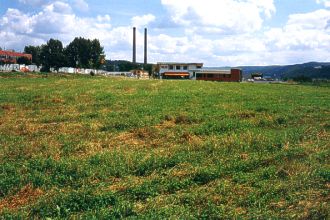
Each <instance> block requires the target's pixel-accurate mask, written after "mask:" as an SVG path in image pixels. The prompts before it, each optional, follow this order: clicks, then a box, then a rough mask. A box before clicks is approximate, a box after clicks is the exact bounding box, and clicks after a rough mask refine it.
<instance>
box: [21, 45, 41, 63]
mask: <svg viewBox="0 0 330 220" xmlns="http://www.w3.org/2000/svg"><path fill="white" fill-rule="evenodd" d="M24 53H27V54H31V55H32V63H33V64H35V65H37V66H40V64H41V60H40V59H41V57H40V54H41V47H40V46H32V45H30V46H25V47H24Z"/></svg>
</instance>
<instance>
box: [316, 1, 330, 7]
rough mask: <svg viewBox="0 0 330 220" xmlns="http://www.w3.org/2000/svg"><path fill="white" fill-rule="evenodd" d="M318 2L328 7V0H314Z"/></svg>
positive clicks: (329, 2)
mask: <svg viewBox="0 0 330 220" xmlns="http://www.w3.org/2000/svg"><path fill="white" fill-rule="evenodd" d="M316 2H317V3H318V4H324V6H325V7H327V8H329V7H330V0H316Z"/></svg>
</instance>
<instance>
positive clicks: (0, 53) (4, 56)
mask: <svg viewBox="0 0 330 220" xmlns="http://www.w3.org/2000/svg"><path fill="white" fill-rule="evenodd" d="M20 57H25V58H27V59H29V60H30V61H32V55H31V54H27V53H18V52H14V51H8V50H0V62H1V63H17V59H18V58H20Z"/></svg>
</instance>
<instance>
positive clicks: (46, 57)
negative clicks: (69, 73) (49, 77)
mask: <svg viewBox="0 0 330 220" xmlns="http://www.w3.org/2000/svg"><path fill="white" fill-rule="evenodd" d="M40 60H41V63H42V65H43V69H42V71H44V72H49V71H50V68H55V69H56V70H58V69H59V68H60V67H63V66H66V58H65V55H64V49H63V45H62V42H61V41H59V40H54V39H50V40H49V41H48V42H47V44H46V45H42V46H41V52H40Z"/></svg>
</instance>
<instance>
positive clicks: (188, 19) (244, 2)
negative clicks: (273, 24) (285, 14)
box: [161, 0, 276, 33]
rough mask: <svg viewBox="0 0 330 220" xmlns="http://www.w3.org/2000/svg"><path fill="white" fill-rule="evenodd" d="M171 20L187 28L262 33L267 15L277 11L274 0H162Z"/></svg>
mask: <svg viewBox="0 0 330 220" xmlns="http://www.w3.org/2000/svg"><path fill="white" fill-rule="evenodd" d="M161 2H162V4H163V5H164V6H165V8H166V9H167V11H168V13H169V15H170V17H171V19H172V20H173V21H174V22H175V23H177V24H180V25H182V26H185V27H187V28H191V27H203V28H205V27H206V28H213V30H215V29H216V31H217V32H222V33H244V32H254V31H257V30H260V29H261V27H262V24H263V21H264V16H265V17H268V18H270V17H271V15H272V13H274V12H275V11H276V9H275V5H274V3H273V0H264V1H260V0H222V1H214V0H203V1H200V0H191V1H186V0H162V1H161Z"/></svg>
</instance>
